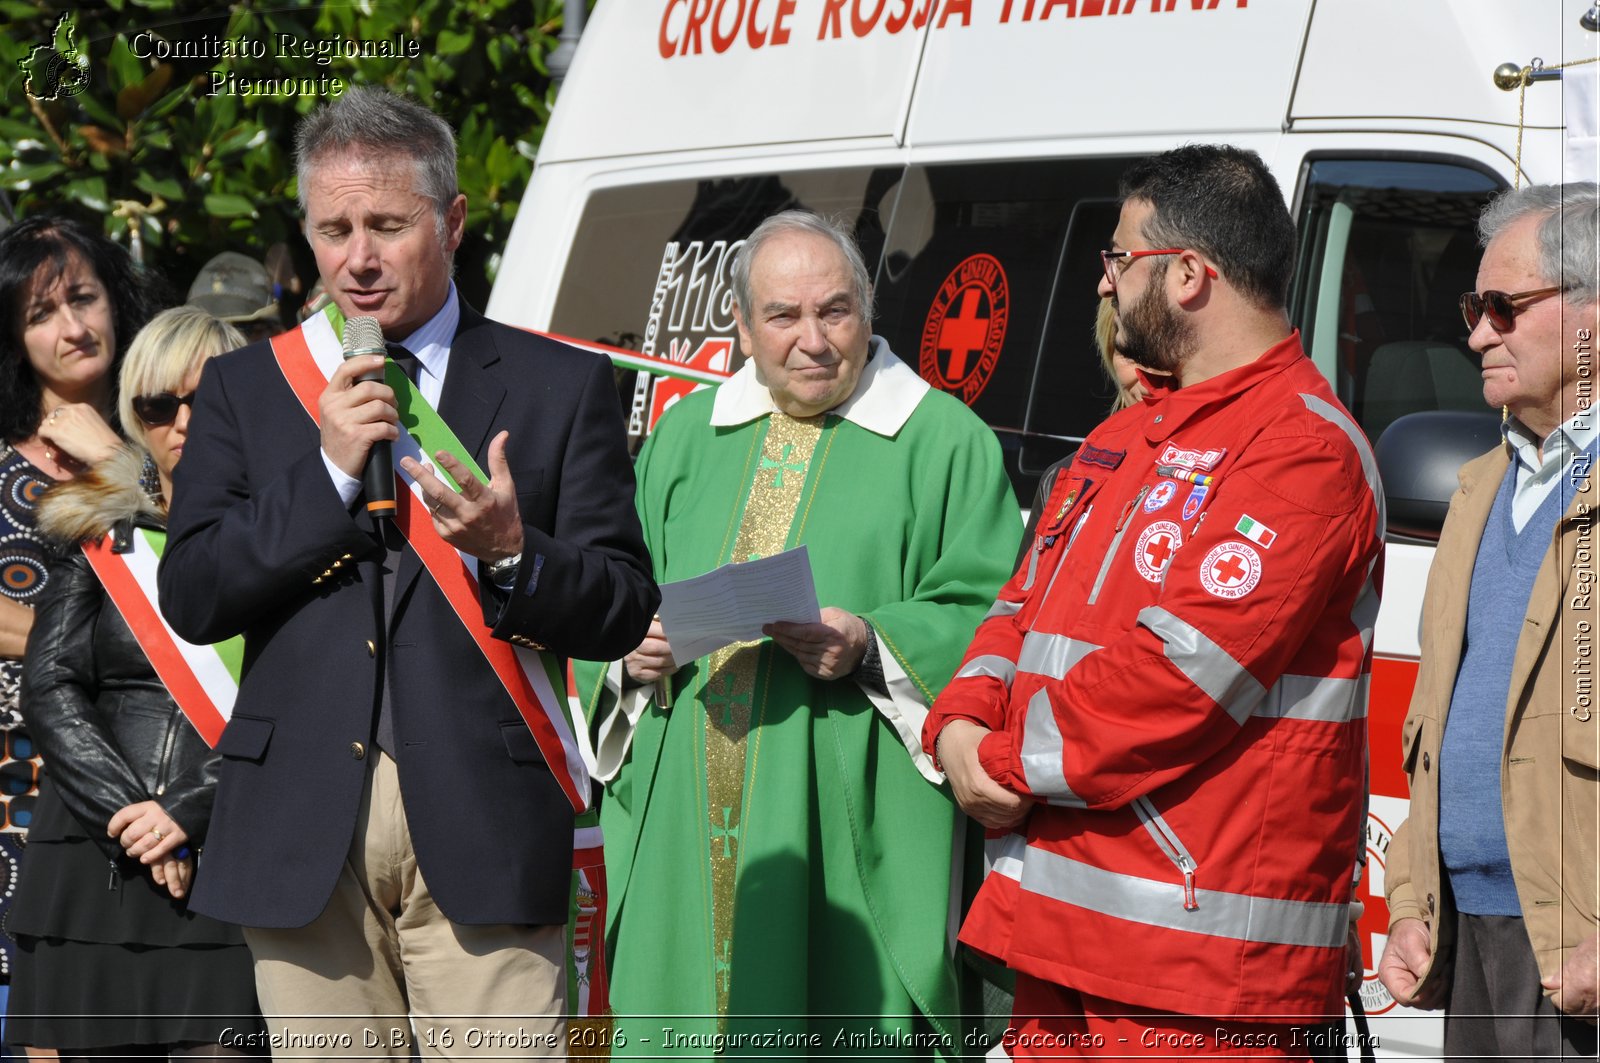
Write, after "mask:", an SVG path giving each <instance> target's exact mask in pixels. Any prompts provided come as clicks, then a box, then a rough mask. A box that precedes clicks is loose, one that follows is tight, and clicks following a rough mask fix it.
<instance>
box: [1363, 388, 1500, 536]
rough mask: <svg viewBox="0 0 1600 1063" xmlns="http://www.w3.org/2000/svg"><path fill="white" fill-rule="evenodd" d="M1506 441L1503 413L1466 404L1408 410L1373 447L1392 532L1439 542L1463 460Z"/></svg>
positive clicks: (1392, 533) (1395, 534) (1470, 458)
mask: <svg viewBox="0 0 1600 1063" xmlns="http://www.w3.org/2000/svg"><path fill="white" fill-rule="evenodd" d="M1499 442H1500V415H1499V414H1497V413H1494V412H1492V411H1489V410H1485V411H1483V412H1482V413H1479V412H1476V411H1470V412H1469V411H1464V410H1428V411H1424V412H1422V413H1408V414H1406V415H1405V416H1404V417H1400V418H1398V419H1396V420H1395V421H1394V423H1392V424H1391V425H1389V427H1388V428H1386V429H1384V431H1383V435H1381V436H1379V437H1378V445H1377V446H1376V447H1374V448H1373V450H1374V454H1375V456H1376V457H1377V459H1378V475H1379V476H1380V477H1382V478H1383V493H1384V498H1385V500H1386V502H1387V503H1388V508H1389V534H1390V535H1391V536H1400V537H1402V538H1408V539H1416V540H1422V541H1425V542H1438V541H1439V529H1440V528H1441V527H1442V526H1443V525H1444V515H1445V511H1446V510H1448V509H1449V508H1450V499H1451V496H1453V495H1454V494H1455V493H1456V488H1457V487H1458V486H1459V483H1458V481H1457V479H1456V474H1457V473H1458V472H1459V471H1460V469H1461V466H1463V465H1465V464H1466V463H1467V462H1469V461H1471V460H1472V459H1473V458H1476V457H1477V456H1478V455H1480V454H1483V453H1485V452H1487V451H1489V450H1490V449H1492V448H1493V447H1494V446H1496V445H1497V444H1498V443H1499Z"/></svg>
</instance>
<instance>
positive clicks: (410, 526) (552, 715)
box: [272, 306, 594, 812]
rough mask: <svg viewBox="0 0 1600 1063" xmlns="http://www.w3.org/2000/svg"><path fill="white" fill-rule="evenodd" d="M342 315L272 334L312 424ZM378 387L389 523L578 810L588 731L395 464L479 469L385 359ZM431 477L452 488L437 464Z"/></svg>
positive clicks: (548, 668)
mask: <svg viewBox="0 0 1600 1063" xmlns="http://www.w3.org/2000/svg"><path fill="white" fill-rule="evenodd" d="M343 329H344V317H343V315H342V314H340V313H339V310H338V308H337V307H334V306H330V307H328V308H327V309H326V310H324V311H323V312H322V313H320V314H316V315H313V316H312V317H310V318H307V319H306V320H305V321H304V322H302V323H301V325H300V327H299V328H296V329H292V330H291V331H289V332H285V333H283V334H282V335H280V336H276V337H274V338H273V340H272V351H273V354H274V355H275V356H276V358H277V361H278V367H279V369H281V370H282V372H283V375H284V378H285V379H286V380H287V381H288V383H289V387H290V388H291V389H292V390H293V391H294V393H295V396H296V397H297V398H298V399H299V400H300V404H301V405H302V406H303V407H305V411H306V414H307V415H308V416H310V418H311V420H312V421H313V422H315V423H317V424H318V426H319V427H320V421H319V420H318V408H317V398H318V396H319V395H321V394H322V391H323V389H324V388H326V387H327V385H328V380H329V378H330V377H332V375H333V373H334V371H335V370H337V369H338V367H339V365H340V363H341V362H342V361H343V360H344V348H343V344H342V342H341V339H340V337H341V335H342V332H343ZM384 383H386V384H388V385H389V386H390V387H391V388H393V389H394V392H395V396H396V398H397V400H398V403H399V407H400V438H399V439H397V440H395V443H394V457H395V462H394V467H395V476H396V478H397V480H398V482H399V490H397V491H396V501H397V503H398V506H399V512H398V514H397V515H396V517H395V527H396V528H397V529H398V530H399V531H400V534H401V535H403V536H405V538H406V541H407V542H408V543H410V544H411V547H412V549H414V550H415V551H416V552H417V556H418V557H419V558H420V559H421V560H422V564H423V566H424V567H425V568H426V569H427V570H428V574H429V575H430V576H432V577H433V580H434V582H435V583H436V584H437V585H438V587H439V589H440V590H441V591H442V592H443V593H444V596H445V599H446V600H447V601H448V602H449V603H450V607H451V609H452V610H453V611H454V612H455V614H456V617H457V618H458V619H459V620H460V621H461V623H462V625H463V626H464V627H465V628H466V629H467V632H468V633H469V634H470V635H471V636H472V640H473V642H474V644H476V645H477V647H478V649H479V651H480V652H482V654H483V656H484V659H485V660H486V661H487V662H488V663H489V667H490V668H492V669H493V670H494V673H495V676H496V677H497V678H498V679H499V680H500V683H501V685H502V686H503V687H505V690H506V693H507V694H509V695H510V696H511V700H512V702H513V703H514V704H515V705H516V706H517V711H518V712H519V713H521V714H522V719H523V722H525V723H526V724H527V725H528V730H529V731H531V732H532V734H533V738H534V741H535V742H536V743H537V744H538V746H539V752H540V753H541V754H542V755H543V756H544V759H545V762H546V763H547V764H548V765H549V766H550V770H551V772H552V773H553V774H554V775H555V778H556V781H557V782H558V783H559V784H560V785H561V789H562V790H563V791H564V792H565V793H566V795H567V799H568V800H569V801H570V802H571V803H572V807H573V809H574V810H575V811H577V812H583V811H584V810H585V809H586V808H587V807H588V805H589V792H590V787H589V768H588V765H590V764H592V763H594V754H593V752H592V751H591V750H590V749H589V748H588V745H589V733H588V729H587V728H585V727H582V726H574V723H573V719H572V716H571V715H570V712H571V710H570V707H566V699H565V698H564V697H562V696H561V695H559V694H558V693H557V691H564V690H565V689H566V683H565V682H564V681H563V680H562V678H561V674H560V672H559V671H558V669H557V668H556V665H555V661H554V660H552V659H551V657H550V656H549V655H548V654H544V653H540V652H537V651H535V650H531V649H527V648H525V647H520V646H513V645H512V644H511V643H509V642H506V641H504V640H501V639H496V638H494V637H493V636H492V634H491V629H490V628H489V627H487V626H486V625H485V624H484V623H483V607H482V605H481V604H480V598H479V590H478V561H477V559H476V558H474V557H472V556H470V555H468V554H464V553H462V552H460V551H459V550H457V549H456V548H455V547H453V546H451V545H450V544H449V543H447V542H445V541H444V539H443V538H442V537H441V536H440V535H439V532H438V530H437V529H436V528H435V527H434V526H433V518H432V517H431V516H430V515H429V513H428V506H427V501H426V499H425V498H424V497H423V494H422V488H421V487H420V486H418V484H417V483H416V481H415V480H413V479H412V478H411V476H409V475H408V474H407V473H406V472H405V471H404V470H403V469H402V468H401V467H400V459H401V458H403V457H411V458H414V459H415V460H416V461H418V462H425V463H429V464H432V457H431V456H432V455H433V454H435V453H437V452H438V451H441V450H443V451H448V452H449V453H450V454H452V455H453V456H454V457H455V458H456V460H458V461H460V462H461V463H462V464H463V465H465V466H466V467H467V468H468V469H470V470H471V471H472V474H473V475H474V476H476V477H478V478H479V479H480V480H481V481H482V482H483V483H485V484H487V483H488V482H489V477H488V476H486V475H485V474H484V472H483V470H482V469H480V468H479V467H478V464H477V462H475V461H474V460H473V458H472V455H471V454H470V453H468V452H467V450H466V448H465V447H463V446H462V445H461V441H460V440H458V439H457V438H456V436H455V433H454V432H452V431H451V430H450V428H449V426H448V425H446V424H445V423H444V421H443V419H442V418H440V416H439V414H438V413H437V412H436V411H435V410H434V409H433V407H431V406H430V405H428V402H427V400H426V399H424V398H423V397H422V394H421V392H419V391H418V390H417V388H416V385H415V384H414V383H413V382H412V380H411V378H410V377H408V376H407V375H406V374H405V372H404V371H402V370H401V369H400V367H399V366H397V365H395V364H394V362H393V361H392V360H391V361H390V362H389V363H388V364H387V365H386V366H385V368H384ZM435 475H437V476H438V477H439V478H440V480H442V481H443V482H445V483H446V484H448V485H449V486H450V487H452V488H453V489H456V490H459V489H460V487H459V485H458V484H456V483H454V482H453V481H452V480H451V478H450V476H449V475H448V474H447V473H446V472H445V471H444V469H442V468H436V469H435Z"/></svg>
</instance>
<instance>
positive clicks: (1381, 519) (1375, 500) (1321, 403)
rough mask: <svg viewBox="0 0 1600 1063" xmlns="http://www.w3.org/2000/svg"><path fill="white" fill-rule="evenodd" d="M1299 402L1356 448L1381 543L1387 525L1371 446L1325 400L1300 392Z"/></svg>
mask: <svg viewBox="0 0 1600 1063" xmlns="http://www.w3.org/2000/svg"><path fill="white" fill-rule="evenodd" d="M1300 401H1301V402H1304V403H1305V404H1306V409H1308V410H1310V411H1311V412H1312V413H1314V414H1316V415H1317V416H1318V417H1321V418H1322V419H1323V420H1325V421H1328V422H1330V423H1332V424H1333V425H1335V426H1336V427H1337V428H1338V429H1339V430H1340V431H1341V432H1343V433H1344V434H1345V435H1346V436H1347V437H1349V439H1350V445H1351V446H1353V447H1355V448H1356V457H1358V458H1360V459H1361V473H1362V475H1363V476H1365V477H1366V478H1367V487H1368V488H1369V489H1371V491H1372V504H1373V505H1375V506H1377V507H1378V541H1379V542H1382V541H1383V536H1384V530H1385V529H1386V528H1387V527H1388V526H1389V524H1388V516H1387V513H1386V511H1385V509H1384V503H1383V482H1382V481H1381V480H1379V479H1378V459H1377V458H1374V457H1373V456H1372V444H1370V443H1368V442H1367V437H1366V435H1365V434H1364V433H1363V432H1362V431H1361V429H1359V428H1357V427H1356V423H1355V422H1354V421H1352V420H1350V417H1349V415H1348V414H1346V413H1345V412H1344V411H1343V410H1341V409H1339V408H1338V407H1337V406H1334V405H1332V404H1330V403H1329V402H1328V401H1327V400H1326V399H1322V398H1319V397H1317V396H1316V395H1307V394H1305V393H1304V392H1301V394H1300Z"/></svg>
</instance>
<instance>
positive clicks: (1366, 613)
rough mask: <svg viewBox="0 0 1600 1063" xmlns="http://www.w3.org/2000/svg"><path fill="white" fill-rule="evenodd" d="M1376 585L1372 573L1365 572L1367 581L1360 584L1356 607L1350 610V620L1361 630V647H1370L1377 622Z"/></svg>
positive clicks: (1366, 648) (1378, 603)
mask: <svg viewBox="0 0 1600 1063" xmlns="http://www.w3.org/2000/svg"><path fill="white" fill-rule="evenodd" d="M1379 605H1380V602H1379V601H1378V585H1377V584H1376V583H1374V582H1373V581H1372V573H1371V572H1368V573H1367V582H1366V583H1364V584H1362V586H1361V597H1359V598H1357V599H1356V607H1355V608H1354V609H1352V610H1350V622H1351V623H1352V624H1354V625H1355V626H1356V630H1357V631H1359V632H1361V649H1362V650H1363V651H1370V650H1371V649H1372V632H1373V629H1374V628H1375V627H1376V626H1377V624H1378V608H1379Z"/></svg>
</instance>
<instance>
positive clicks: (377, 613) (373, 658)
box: [160, 88, 659, 1058]
mask: <svg viewBox="0 0 1600 1063" xmlns="http://www.w3.org/2000/svg"><path fill="white" fill-rule="evenodd" d="M296 151H297V157H298V158H297V165H298V177H299V189H300V206H301V208H302V210H303V212H304V215H305V234H306V238H307V240H308V241H309V242H310V244H311V248H312V251H313V252H314V253H315V255H316V260H317V267H318V270H319V271H320V273H321V275H322V280H323V282H324V284H325V285H326V287H327V290H328V292H329V294H330V295H331V296H332V298H333V302H334V304H335V305H334V306H333V307H330V308H329V309H328V310H326V311H324V312H323V313H322V314H319V315H315V316H313V317H312V318H310V319H308V320H307V321H306V322H305V323H304V324H303V325H302V326H301V327H300V328H298V329H296V330H294V331H292V332H289V333H286V334H285V335H283V336H280V337H277V338H275V339H274V340H272V341H270V342H263V343H257V344H253V345H251V346H249V347H245V348H243V349H241V350H239V351H236V352H233V353H231V354H228V355H225V356H223V357H222V358H219V359H217V360H216V361H215V362H213V363H212V367H211V368H208V369H207V372H206V376H205V382H204V384H203V385H202V387H201V389H200V392H199V394H198V395H197V397H196V400H195V408H194V416H193V420H192V423H191V427H190V446H189V447H188V448H187V450H186V453H185V461H184V464H183V467H182V471H181V472H180V473H179V475H178V479H177V482H176V483H175V485H174V488H175V492H174V494H175V497H174V499H173V505H172V514H171V519H170V525H169V526H170V544H169V546H168V548H167V552H166V556H165V558H164V559H163V564H162V569H161V574H160V589H161V607H162V610H163V612H164V613H165V614H166V616H167V618H168V620H169V622H170V623H171V624H172V626H173V628H174V629H175V630H176V631H177V632H178V633H179V634H181V635H182V636H183V637H185V638H186V639H189V640H191V641H195V642H213V641H216V640H219V639H222V638H226V637H228V636H230V635H234V634H238V633H241V632H242V633H243V635H244V638H245V656H244V666H243V674H242V678H241V682H240V689H239V697H238V700H237V702H236V704H235V707H234V712H233V716H232V719H231V721H230V722H229V724H228V727H227V729H226V730H225V731H224V732H223V735H222V738H221V740H220V742H219V744H218V750H219V752H220V753H221V754H222V757H223V767H222V774H221V782H220V786H219V789H218V792H217V801H216V810H215V812H214V814H213V818H212V828H211V833H210V837H209V839H208V842H207V846H206V850H205V853H204V856H203V858H202V863H201V865H200V866H201V868H202V870H201V871H200V872H199V874H198V875H197V877H196V886H195V891H194V896H193V900H192V904H191V906H192V907H194V908H195V909H197V910H199V911H202V912H205V913H207V914H209V915H213V916H215V917H217V918H219V919H224V920H228V921H230V922H235V923H239V924H241V925H243V926H244V927H245V928H246V929H245V936H246V939H247V941H248V942H249V944H250V948H251V951H252V953H253V954H254V957H255V965H256V983H257V988H258V990H259V993H260V998H261V1005H262V1011H263V1013H264V1014H265V1015H266V1016H268V1018H269V1021H270V1026H271V1028H272V1029H273V1030H274V1031H275V1032H276V1031H279V1030H280V1029H281V1030H282V1031H283V1032H284V1034H285V1036H286V1037H289V1038H293V1039H295V1040H294V1042H293V1043H295V1044H299V1045H303V1046H307V1047H315V1048H316V1050H317V1051H316V1054H317V1055H319V1056H337V1055H349V1056H364V1057H368V1058H371V1057H373V1056H374V1055H378V1056H382V1055H383V1054H384V1053H390V1054H392V1056H393V1057H394V1058H409V1057H410V1056H411V1055H412V1046H411V1043H410V1041H409V1038H408V1037H407V1036H405V1034H404V1031H405V1030H406V1027H407V1023H406V1021H405V1017H406V1016H407V1015H416V1016H417V1017H418V1019H419V1021H418V1023H417V1024H416V1025H417V1029H418V1030H419V1031H420V1030H423V1029H425V1028H426V1027H427V1026H432V1027H433V1028H434V1029H435V1030H438V1029H443V1028H447V1027H451V1026H454V1027H455V1033H454V1036H453V1038H438V1037H434V1038H427V1037H419V1040H418V1044H417V1046H416V1047H417V1050H418V1051H419V1052H420V1053H421V1054H422V1055H424V1056H436V1055H438V1054H439V1053H440V1052H446V1053H449V1052H452V1051H454V1052H460V1051H461V1050H462V1042H461V1037H462V1033H463V1032H464V1030H465V1029H466V1028H468V1027H471V1028H476V1029H477V1030H479V1031H480V1032H482V1033H483V1034H484V1036H483V1037H482V1038H480V1041H481V1043H482V1044H484V1045H495V1044H509V1043H518V1044H526V1043H528V1042H529V1041H530V1040H532V1041H533V1042H534V1043H535V1044H536V1045H539V1046H541V1047H540V1048H537V1049H536V1054H541V1053H542V1054H549V1055H551V1056H562V1055H564V1054H565V1047H566V1046H565V1041H564V1039H563V1038H561V1036H560V1034H561V1032H562V1026H563V1023H562V1019H561V1017H560V1016H561V1014H562V1012H563V1010H564V996H565V975H564V971H563V955H564V953H563V929H564V925H565V922H566V919H567V897H568V884H569V875H570V870H571V855H572V829H573V818H574V812H575V809H578V808H582V807H583V806H584V805H585V804H586V803H587V801H588V799H589V782H588V777H587V775H586V774H585V772H584V769H583V765H582V759H581V757H579V756H578V755H577V753H576V743H575V738H574V734H573V729H572V726H571V721H570V717H569V716H568V715H567V714H566V712H565V706H564V702H563V697H562V695H564V688H563V687H562V686H560V685H559V669H560V666H561V664H562V663H563V661H564V659H565V658H567V657H569V656H578V657H583V658H590V659H600V660H605V659H609V658H614V657H620V656H621V655H622V654H624V653H627V652H628V651H629V650H630V649H632V648H633V647H634V646H635V645H637V644H638V642H639V641H640V639H641V638H643V636H644V633H645V631H646V629H647V627H648V625H649V623H650V618H651V615H652V614H653V612H654V610H655V607H656V604H657V601H658V598H659V594H658V592H657V590H656V587H655V585H654V583H653V582H652V580H651V577H650V570H651V569H650V561H649V558H648V555H647V553H646V550H645V547H644V544H643V540H642V537H641V535H640V530H639V525H638V521H637V518H636V517H635V515H634V507H633V505H632V504H631V503H632V498H633V473H632V469H631V467H630V465H629V461H628V456H627V450H626V445H625V439H624V429H623V421H622V411H621V408H620V404H619V403H618V401H617V397H616V392H615V390H614V388H613V386H612V379H611V370H610V367H609V365H608V364H607V363H606V362H605V360H604V359H603V358H600V357H598V356H595V355H592V354H589V353H586V352H581V351H578V350H575V349H573V348H570V347H567V346H565V345H563V344H559V343H556V342H554V341H551V340H547V339H545V338H543V337H536V336H531V335H528V334H526V333H523V332H520V331H518V330H516V329H512V328H509V327H506V326H503V325H499V324H496V323H494V322H490V321H487V320H485V319H484V318H483V317H482V316H481V315H479V314H478V313H477V311H475V310H473V309H472V308H471V307H469V306H467V305H466V304H464V303H463V302H462V301H461V300H460V299H459V298H458V296H457V293H456V290H455V286H454V285H453V284H452V283H451V280H450V271H451V259H452V256H453V254H454V252H455V249H456V248H457V246H459V244H460V242H461V238H462V232H463V228H464V224H465V219H466V210H467V207H466V197H464V196H462V195H461V194H460V193H459V192H458V190H457V185H456V154H455V141H454V136H453V135H452V133H451V131H450V128H449V126H448V125H446V124H445V123H444V122H443V121H442V120H441V119H439V118H438V117H437V116H436V115H434V114H432V113H431V112H429V111H428V110H426V109H425V108H423V107H421V106H419V105H417V104H416V103H413V102H411V101H409V100H405V99H402V98H399V97H396V96H393V95H390V94H388V93H386V92H382V91H379V90H374V89H364V88H356V89H352V90H350V91H349V92H347V93H346V94H345V95H343V96H342V97H340V98H339V99H338V100H337V101H335V102H333V103H332V104H329V105H327V106H325V107H323V108H321V109H319V110H318V111H316V112H314V113H312V114H311V115H309V116H307V117H306V118H305V119H304V120H302V123H301V126H300V128H299V130H298V133H297V136H296ZM359 318H370V319H373V320H374V321H375V322H376V324H377V327H378V329H379V330H380V331H381V338H382V340H383V341H385V342H386V344H387V352H386V353H379V352H378V351H376V350H374V349H373V345H372V343H371V342H370V339H371V334H370V333H369V334H368V340H367V341H362V340H361V339H360V337H359V335H356V336H354V337H353V339H354V342H353V343H352V342H350V341H351V339H352V336H351V334H350V332H349V329H350V328H351V327H352V326H355V327H356V328H357V329H358V330H359V329H360V328H362V327H363V326H360V325H357V324H356V320H355V319H359ZM347 350H348V351H349V352H350V357H348V358H345V357H343V356H344V354H345V352H346V351H347ZM402 424H403V425H404V429H405V430H404V431H402V430H401V425H402ZM378 447H392V448H393V455H394V464H395V467H396V470H397V471H398V472H400V473H402V474H403V476H402V479H403V482H402V483H399V484H398V485H397V487H398V504H397V507H396V513H395V516H394V518H393V519H387V518H383V517H381V516H374V513H376V512H378V511H377V510H374V511H371V512H369V509H368V503H369V502H370V501H372V499H370V498H369V497H367V496H368V495H369V493H371V492H369V490H368V489H364V488H363V482H362V477H363V473H364V470H366V468H367V466H368V462H369V458H370V457H371V456H372V454H373V452H374V450H375V449H376V448H378ZM374 490H375V488H374ZM423 1017H426V1019H427V1020H428V1021H427V1022H426V1023H425V1022H424V1021H422V1020H423ZM371 1030H378V1031H380V1032H381V1033H382V1037H381V1038H378V1039H375V1038H373V1037H371V1036H368V1034H369V1031H371ZM391 1030H395V1031H401V1032H402V1033H401V1036H399V1037H391V1036H390V1032H391ZM497 1031H498V1032H501V1033H504V1034H505V1036H506V1037H514V1038H516V1040H515V1041H510V1040H501V1039H500V1038H499V1037H498V1036H497ZM530 1035H531V1036H530ZM374 1040H381V1044H378V1045H376V1046H375V1045H374V1044H373V1042H374ZM445 1040H453V1041H454V1044H453V1045H452V1044H446V1043H442V1042H444V1041H445ZM488 1050H489V1049H485V1051H488ZM291 1054H292V1053H291Z"/></svg>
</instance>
